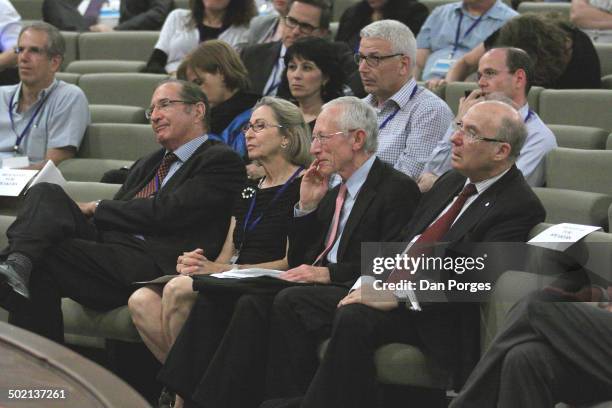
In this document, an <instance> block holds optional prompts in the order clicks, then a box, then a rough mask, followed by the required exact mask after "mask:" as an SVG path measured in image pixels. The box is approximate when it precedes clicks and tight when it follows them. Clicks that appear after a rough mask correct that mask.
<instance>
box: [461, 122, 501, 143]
mask: <svg viewBox="0 0 612 408" xmlns="http://www.w3.org/2000/svg"><path fill="white" fill-rule="evenodd" d="M453 132H458V133H461V134H462V135H463V136H464V137H467V138H468V139H469V140H470V142H480V141H483V142H491V143H506V141H504V140H499V139H493V138H490V137H484V136H480V135H478V134H477V133H476V132H475V131H474V130H472V129H466V128H465V127H464V126H463V122H455V123H453Z"/></svg>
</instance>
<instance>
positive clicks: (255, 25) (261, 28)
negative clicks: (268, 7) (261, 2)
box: [245, 0, 289, 46]
mask: <svg viewBox="0 0 612 408" xmlns="http://www.w3.org/2000/svg"><path fill="white" fill-rule="evenodd" d="M272 5H273V7H274V11H275V12H276V13H274V12H272V13H270V14H265V15H260V16H257V17H255V18H253V19H252V20H251V24H250V25H249V32H248V33H247V42H246V44H245V46H250V45H255V44H263V43H269V42H274V41H279V40H280V39H281V38H282V34H283V20H284V18H285V16H286V15H287V12H288V11H289V2H288V1H287V0H273V1H272Z"/></svg>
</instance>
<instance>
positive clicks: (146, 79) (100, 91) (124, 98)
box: [79, 73, 168, 109]
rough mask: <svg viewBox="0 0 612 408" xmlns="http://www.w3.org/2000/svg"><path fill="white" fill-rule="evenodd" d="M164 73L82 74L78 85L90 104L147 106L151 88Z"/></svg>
mask: <svg viewBox="0 0 612 408" xmlns="http://www.w3.org/2000/svg"><path fill="white" fill-rule="evenodd" d="M167 78H168V77H167V76H166V75H158V74H140V73H139V74H136V73H111V74H84V75H81V77H80V79H79V87H81V89H82V90H83V92H85V95H87V100H88V101H89V103H90V104H104V105H130V106H140V107H142V108H145V109H146V108H148V107H149V105H150V104H151V96H152V95H153V90H154V89H155V87H156V86H157V84H159V83H160V82H161V81H163V80H164V79H167Z"/></svg>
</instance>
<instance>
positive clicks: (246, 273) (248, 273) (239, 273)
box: [210, 268, 283, 279]
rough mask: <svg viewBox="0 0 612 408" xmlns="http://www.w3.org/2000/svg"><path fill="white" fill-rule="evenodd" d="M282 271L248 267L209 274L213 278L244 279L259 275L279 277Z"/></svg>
mask: <svg viewBox="0 0 612 408" xmlns="http://www.w3.org/2000/svg"><path fill="white" fill-rule="evenodd" d="M281 273H283V271H277V270H275V269H263V268H249V269H232V270H229V271H226V272H221V273H213V274H211V275H210V276H214V277H215V278H222V279H223V278H233V279H245V278H258V277H260V276H269V277H271V278H276V279H280V277H279V275H280V274H281Z"/></svg>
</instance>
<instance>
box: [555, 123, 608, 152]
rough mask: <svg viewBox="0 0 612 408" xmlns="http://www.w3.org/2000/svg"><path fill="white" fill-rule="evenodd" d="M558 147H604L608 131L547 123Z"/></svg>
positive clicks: (595, 148) (592, 148)
mask: <svg viewBox="0 0 612 408" xmlns="http://www.w3.org/2000/svg"><path fill="white" fill-rule="evenodd" d="M548 127H549V128H550V130H552V132H553V133H554V134H555V137H556V139H557V144H558V145H559V147H569V148H572V149H590V150H597V149H605V148H606V142H607V141H608V136H609V133H608V132H607V131H605V130H603V129H599V128H595V127H589V126H571V125H548Z"/></svg>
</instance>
